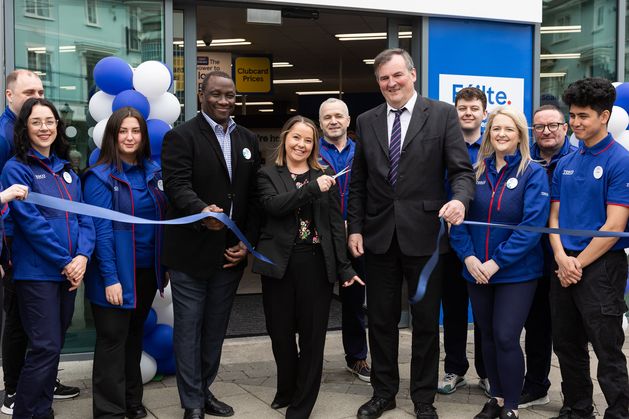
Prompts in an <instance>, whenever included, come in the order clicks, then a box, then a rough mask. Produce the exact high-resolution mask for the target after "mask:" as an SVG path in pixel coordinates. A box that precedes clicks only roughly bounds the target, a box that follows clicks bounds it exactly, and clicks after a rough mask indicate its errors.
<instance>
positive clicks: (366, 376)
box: [345, 359, 371, 383]
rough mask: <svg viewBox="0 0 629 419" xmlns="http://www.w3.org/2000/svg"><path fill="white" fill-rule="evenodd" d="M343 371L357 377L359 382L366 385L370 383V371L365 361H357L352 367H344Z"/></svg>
mask: <svg viewBox="0 0 629 419" xmlns="http://www.w3.org/2000/svg"><path fill="white" fill-rule="evenodd" d="M345 369H346V370H347V371H349V372H351V373H352V374H354V375H355V376H356V377H358V379H359V380H362V381H364V382H366V383H370V382H371V369H370V368H369V364H368V363H367V361H366V360H364V359H359V360H357V361H356V362H354V364H352V365H346V366H345Z"/></svg>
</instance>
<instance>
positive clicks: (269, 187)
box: [252, 115, 364, 418]
mask: <svg viewBox="0 0 629 419" xmlns="http://www.w3.org/2000/svg"><path fill="white" fill-rule="evenodd" d="M318 138H319V135H318V134H317V128H316V126H315V124H314V123H313V122H312V121H311V120H310V119H308V118H304V117H302V116H299V115H297V116H294V117H292V118H291V119H289V120H288V121H287V122H286V123H285V124H284V127H283V128H282V132H281V134H280V144H279V147H278V150H277V158H276V159H275V164H274V165H273V166H267V167H264V168H262V169H260V171H259V172H258V192H259V196H260V203H261V205H262V207H263V210H264V213H265V216H266V218H265V223H264V224H263V226H262V230H261V235H260V239H259V241H258V247H257V250H258V251H259V252H260V253H262V254H264V255H266V256H267V257H269V258H270V259H271V260H272V261H273V262H275V264H274V265H273V264H269V263H265V262H263V261H261V260H259V259H256V260H255V261H254V262H253V268H252V270H253V272H256V273H259V274H262V299H263V304H264V315H265V317H266V327H267V330H268V332H269V335H270V336H271V343H272V347H273V355H274V357H275V363H276V365H277V393H276V395H275V398H274V400H273V403H272V404H271V407H272V408H274V409H279V408H282V407H285V406H288V410H287V411H286V417H287V418H307V417H309V416H310V412H312V409H313V407H314V404H315V402H316V400H317V395H318V392H319V386H320V383H321V373H322V370H323V349H324V346H325V334H326V330H327V325H328V316H329V311H330V302H331V300H332V288H333V286H334V283H335V282H336V281H337V280H339V279H340V280H341V281H343V286H350V285H352V284H353V283H354V282H358V283H359V284H361V285H364V283H363V282H362V281H361V280H360V278H358V276H356V273H355V272H354V270H353V269H352V266H351V264H350V263H349V261H348V260H347V256H346V252H347V251H346V249H345V226H344V223H343V218H342V216H341V205H340V196H339V192H338V190H337V186H336V182H335V180H334V178H333V177H332V176H330V175H328V174H327V173H326V172H325V171H324V169H323V168H322V167H321V166H320V165H319V163H318V161H317V157H318V156H319V150H318V143H319V142H318ZM296 334H297V335H299V344H298V345H297V344H296V343H295V337H296V336H295V335H296Z"/></svg>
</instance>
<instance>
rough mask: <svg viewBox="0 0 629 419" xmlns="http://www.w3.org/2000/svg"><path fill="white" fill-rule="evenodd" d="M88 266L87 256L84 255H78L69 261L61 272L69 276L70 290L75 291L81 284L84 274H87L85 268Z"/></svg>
mask: <svg viewBox="0 0 629 419" xmlns="http://www.w3.org/2000/svg"><path fill="white" fill-rule="evenodd" d="M86 268H87V258H86V257H85V256H83V255H77V256H75V257H74V259H72V261H70V263H68V264H67V265H66V266H65V267H64V268H63V271H61V273H62V274H63V275H65V276H66V278H68V281H70V284H72V286H71V287H70V291H74V290H75V289H77V288H78V287H79V286H81V281H82V280H83V275H85V269H86Z"/></svg>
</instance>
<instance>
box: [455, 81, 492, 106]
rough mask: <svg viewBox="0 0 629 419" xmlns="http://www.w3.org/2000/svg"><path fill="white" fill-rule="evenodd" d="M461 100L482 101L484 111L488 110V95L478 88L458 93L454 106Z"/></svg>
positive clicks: (463, 89)
mask: <svg viewBox="0 0 629 419" xmlns="http://www.w3.org/2000/svg"><path fill="white" fill-rule="evenodd" d="M459 100H480V101H481V103H482V104H483V110H487V95H485V92H483V91H482V90H481V89H479V88H478V87H473V86H469V87H464V88H462V89H461V90H459V91H458V92H457V93H456V96H455V97H454V106H456V104H457V103H459Z"/></svg>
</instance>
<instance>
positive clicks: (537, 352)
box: [518, 104, 576, 409]
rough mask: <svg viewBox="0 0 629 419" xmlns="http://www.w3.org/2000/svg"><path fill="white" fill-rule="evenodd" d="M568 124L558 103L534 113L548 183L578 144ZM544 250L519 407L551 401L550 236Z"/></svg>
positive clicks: (536, 148)
mask: <svg viewBox="0 0 629 419" xmlns="http://www.w3.org/2000/svg"><path fill="white" fill-rule="evenodd" d="M567 132H568V124H567V123H566V121H565V118H564V115H563V112H561V109H559V108H558V107H557V106H556V105H551V104H548V105H543V106H540V107H539V108H538V109H536V110H535V112H534V113H533V138H534V140H535V142H534V144H533V146H532V147H531V157H532V158H533V160H536V161H537V162H538V163H540V164H541V165H543V166H544V167H545V168H546V173H547V174H548V182H549V184H550V183H552V179H553V172H554V171H555V167H557V162H559V159H561V158H562V157H563V156H565V155H567V154H570V153H572V152H573V151H574V150H576V147H573V146H572V145H570V141H569V140H568V137H567V136H566V133H567ZM542 248H543V249H544V275H543V276H542V277H541V278H540V280H539V281H538V283H537V290H536V291H535V296H534V298H533V304H532V305H531V311H530V312H529V316H528V318H527V319H526V323H525V324H524V328H525V329H526V338H525V346H524V350H525V352H526V375H525V377H524V386H523V388H522V395H521V396H520V401H519V404H518V408H520V409H524V408H527V407H530V406H535V405H543V404H547V403H549V402H550V399H549V398H548V389H549V388H550V381H549V380H548V374H549V372H550V359H551V357H552V330H551V322H550V302H549V297H548V295H549V293H550V278H551V276H552V273H553V264H554V256H553V250H552V249H551V247H550V243H549V241H548V236H547V235H544V236H543V237H542Z"/></svg>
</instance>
